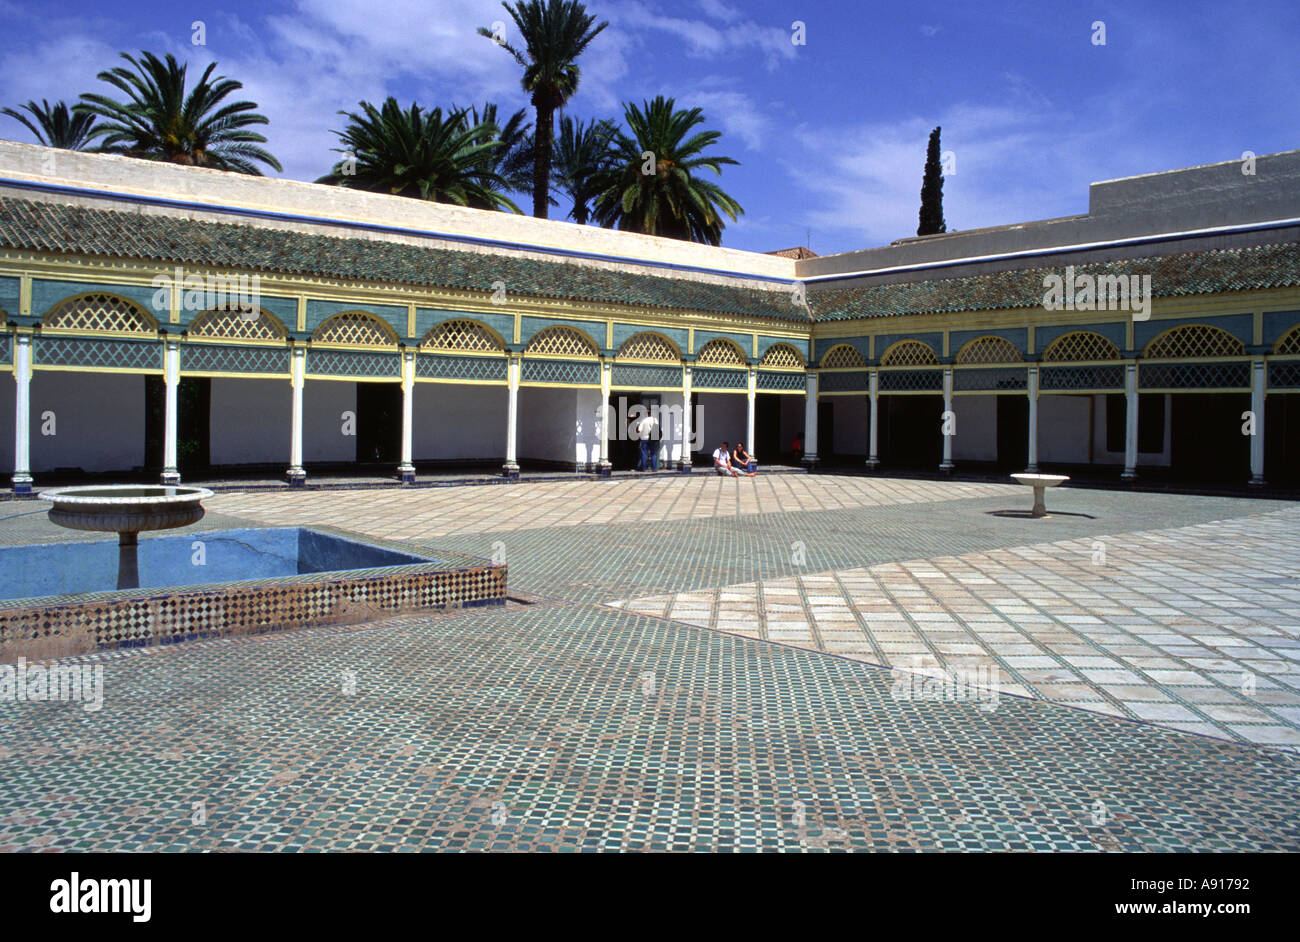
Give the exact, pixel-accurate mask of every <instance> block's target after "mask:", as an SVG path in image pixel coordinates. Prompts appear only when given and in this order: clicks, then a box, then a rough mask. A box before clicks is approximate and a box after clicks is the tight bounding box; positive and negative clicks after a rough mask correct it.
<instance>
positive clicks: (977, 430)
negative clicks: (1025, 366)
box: [952, 396, 998, 461]
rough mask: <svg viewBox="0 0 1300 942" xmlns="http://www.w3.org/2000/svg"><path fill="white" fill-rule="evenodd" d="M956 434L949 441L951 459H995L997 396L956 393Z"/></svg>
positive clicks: (954, 403) (953, 401) (996, 454)
mask: <svg viewBox="0 0 1300 942" xmlns="http://www.w3.org/2000/svg"><path fill="white" fill-rule="evenodd" d="M952 411H953V412H955V413H956V414H957V434H956V435H955V436H954V437H953V440H952V457H953V460H954V461H997V460H998V397H997V396H955V397H954V398H953V400H952Z"/></svg>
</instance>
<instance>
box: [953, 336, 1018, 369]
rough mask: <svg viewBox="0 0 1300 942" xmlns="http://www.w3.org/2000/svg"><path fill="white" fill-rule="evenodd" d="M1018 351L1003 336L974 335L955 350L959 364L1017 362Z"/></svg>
mask: <svg viewBox="0 0 1300 942" xmlns="http://www.w3.org/2000/svg"><path fill="white" fill-rule="evenodd" d="M1020 360H1021V357H1020V351H1019V350H1017V349H1016V345H1015V344H1013V343H1012V342H1011V341H1010V340H1007V339H1006V338H1005V337H994V336H991V335H990V336H988V337H976V338H975V339H974V340H972V341H970V343H968V344H966V345H965V346H964V347H962V348H961V349H960V350H959V351H957V362H958V363H961V364H983V363H1019V362H1020Z"/></svg>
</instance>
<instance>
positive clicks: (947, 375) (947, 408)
mask: <svg viewBox="0 0 1300 942" xmlns="http://www.w3.org/2000/svg"><path fill="white" fill-rule="evenodd" d="M943 411H944V415H943V421H941V422H940V423H939V431H940V434H942V433H943V431H944V426H945V425H947V423H948V413H950V412H952V367H951V366H945V367H944V368H943ZM952 440H953V436H952V435H944V436H943V461H942V462H940V463H939V470H940V471H951V470H952V467H953V465H952Z"/></svg>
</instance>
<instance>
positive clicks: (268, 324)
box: [186, 308, 287, 341]
mask: <svg viewBox="0 0 1300 942" xmlns="http://www.w3.org/2000/svg"><path fill="white" fill-rule="evenodd" d="M186 333H188V334H189V335H190V336H191V337H220V338H221V339H223V340H272V341H274V340H283V339H284V338H285V337H286V336H287V332H286V331H285V329H284V325H283V324H281V323H280V321H279V319H277V318H276V317H275V315H273V314H268V313H267V312H266V311H263V310H262V309H261V308H252V309H247V308H246V309H244V310H228V309H226V308H213V309H212V310H210V311H204V312H203V313H202V314H200V315H199V316H198V317H196V318H194V320H193V321H191V322H190V326H189V328H188V330H187V331H186Z"/></svg>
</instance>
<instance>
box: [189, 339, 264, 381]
mask: <svg viewBox="0 0 1300 942" xmlns="http://www.w3.org/2000/svg"><path fill="white" fill-rule="evenodd" d="M181 371H182V372H205V373H206V372H212V373H275V374H284V375H288V373H289V351H288V350H286V349H284V348H282V347H281V348H279V349H276V348H268V347H245V346H234V345H226V344H209V343H188V344H183V345H182V346H181Z"/></svg>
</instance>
